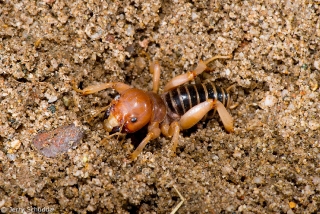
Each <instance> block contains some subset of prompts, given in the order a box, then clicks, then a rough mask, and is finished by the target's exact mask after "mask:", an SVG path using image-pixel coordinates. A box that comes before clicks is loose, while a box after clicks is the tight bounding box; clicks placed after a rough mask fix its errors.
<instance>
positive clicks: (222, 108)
mask: <svg viewBox="0 0 320 214" xmlns="http://www.w3.org/2000/svg"><path fill="white" fill-rule="evenodd" d="M231 57H232V56H231V55H228V56H220V55H217V56H214V57H212V58H210V59H208V60H206V61H202V60H200V62H199V63H198V65H197V67H196V68H195V70H193V71H189V72H187V73H185V74H181V75H178V76H176V77H174V78H172V79H171V80H170V81H169V82H168V83H167V84H166V85H165V86H164V92H163V93H162V94H160V95H159V94H158V91H159V83H160V64H159V63H158V62H157V61H156V62H153V63H152V64H151V65H150V72H151V73H152V74H153V90H152V91H144V90H141V89H137V88H132V87H131V86H130V85H127V84H125V83H122V82H109V83H101V84H98V85H92V86H88V87H86V88H85V89H83V90H81V89H78V88H77V87H76V85H75V82H73V89H74V90H75V91H77V92H80V93H82V94H83V95H87V94H93V93H95V92H98V91H101V90H104V89H107V88H112V89H114V90H116V91H117V92H118V93H119V94H120V96H118V97H117V98H116V99H114V100H112V101H111V103H110V105H108V106H107V107H106V108H105V109H104V110H106V113H105V115H106V116H105V117H106V119H105V120H104V121H103V127H104V129H105V130H106V131H107V132H109V133H110V132H122V133H134V132H136V131H138V130H140V129H141V128H143V127H144V126H146V125H147V126H148V134H147V135H146V137H145V138H144V139H143V140H142V142H141V143H140V144H139V146H138V147H137V148H136V149H135V151H134V152H132V153H131V155H130V156H131V159H132V160H133V159H135V158H136V157H137V156H138V155H139V154H140V153H141V152H142V150H143V148H144V147H145V146H146V144H147V143H148V142H149V141H151V140H153V139H155V138H158V137H159V136H160V134H161V133H162V134H163V135H164V136H166V137H172V143H173V146H172V150H173V152H174V153H175V151H176V148H177V145H178V142H179V133H180V131H182V130H186V129H189V128H191V127H192V126H194V125H195V124H197V123H198V122H199V121H200V120H202V119H203V118H204V117H205V116H206V115H208V114H210V113H211V112H215V111H217V112H218V114H219V116H220V118H221V121H222V123H223V125H224V127H225V129H226V131H227V132H229V133H230V132H233V118H232V117H231V115H230V114H229V113H228V111H227V109H226V108H228V107H229V106H230V104H231V98H230V94H229V90H230V88H231V87H229V88H228V89H223V88H220V87H218V86H215V85H214V83H212V82H209V83H206V84H185V83H187V82H189V81H191V80H193V79H194V78H195V77H196V76H197V75H199V74H201V73H202V72H204V71H205V70H206V69H208V67H207V64H208V63H210V62H211V61H213V60H215V59H229V58H231Z"/></svg>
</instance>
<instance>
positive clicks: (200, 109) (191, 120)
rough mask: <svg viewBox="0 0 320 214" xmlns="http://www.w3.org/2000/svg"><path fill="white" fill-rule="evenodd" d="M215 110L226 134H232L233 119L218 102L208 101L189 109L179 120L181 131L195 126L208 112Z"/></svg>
mask: <svg viewBox="0 0 320 214" xmlns="http://www.w3.org/2000/svg"><path fill="white" fill-rule="evenodd" d="M212 109H215V110H217V112H218V114H219V116H220V118H221V121H222V123H223V125H224V127H225V129H226V130H227V131H228V132H233V119H232V117H231V115H230V114H229V112H228V111H227V109H226V108H225V107H224V105H223V104H222V103H221V102H220V101H218V100H213V99H209V100H207V101H204V102H202V103H199V104H198V105H196V106H194V107H192V108H191V109H189V110H188V111H187V112H186V113H185V114H184V115H183V116H182V117H181V118H180V120H179V126H180V127H181V129H189V128H191V127H192V126H194V125H195V124H197V123H198V122H199V121H200V120H201V119H202V118H203V117H204V116H205V115H206V114H207V113H208V112H209V111H210V110H212Z"/></svg>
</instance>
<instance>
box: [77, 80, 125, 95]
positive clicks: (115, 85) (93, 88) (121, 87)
mask: <svg viewBox="0 0 320 214" xmlns="http://www.w3.org/2000/svg"><path fill="white" fill-rule="evenodd" d="M71 83H72V88H73V90H75V91H76V92H79V93H82V94H83V95H87V94H93V93H96V92H99V91H102V90H104V89H107V88H112V89H115V90H116V91H117V92H119V93H120V94H121V92H123V91H125V90H127V89H129V88H131V86H129V85H127V84H124V83H122V82H108V83H100V84H97V85H90V86H88V87H86V88H84V89H83V90H81V89H78V88H77V86H76V83H75V81H74V80H72V81H71Z"/></svg>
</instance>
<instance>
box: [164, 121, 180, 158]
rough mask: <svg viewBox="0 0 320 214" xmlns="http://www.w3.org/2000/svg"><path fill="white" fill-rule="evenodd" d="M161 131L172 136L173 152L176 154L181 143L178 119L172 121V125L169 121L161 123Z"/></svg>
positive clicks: (167, 135)
mask: <svg viewBox="0 0 320 214" xmlns="http://www.w3.org/2000/svg"><path fill="white" fill-rule="evenodd" d="M160 128H161V133H162V134H163V135H164V136H166V137H172V140H171V141H172V144H173V145H172V152H173V154H174V155H175V154H176V150H177V147H178V143H179V134H180V126H179V123H178V122H177V121H174V122H172V123H171V124H170V125H169V124H167V123H162V124H161V127H160Z"/></svg>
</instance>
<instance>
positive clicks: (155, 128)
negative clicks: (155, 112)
mask: <svg viewBox="0 0 320 214" xmlns="http://www.w3.org/2000/svg"><path fill="white" fill-rule="evenodd" d="M159 136H160V128H159V123H158V122H153V123H151V124H150V125H149V126H148V134H147V136H146V137H145V138H144V139H143V140H142V142H141V143H140V144H139V146H138V147H137V148H136V150H134V152H132V153H131V154H130V159H131V160H134V159H135V158H136V157H138V155H139V154H140V153H141V152H142V150H143V148H144V147H145V146H146V145H147V143H149V141H150V140H153V139H155V138H157V137H159Z"/></svg>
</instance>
